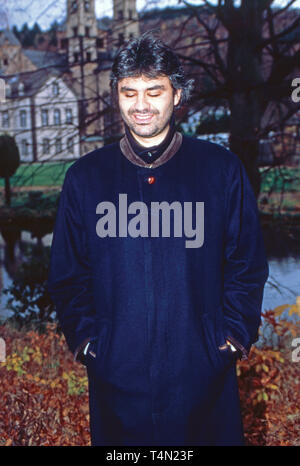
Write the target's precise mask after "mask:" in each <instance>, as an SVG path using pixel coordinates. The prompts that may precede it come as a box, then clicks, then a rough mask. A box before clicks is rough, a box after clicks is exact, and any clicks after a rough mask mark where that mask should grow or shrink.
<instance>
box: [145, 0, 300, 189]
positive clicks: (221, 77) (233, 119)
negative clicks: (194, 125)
mask: <svg viewBox="0 0 300 466" xmlns="http://www.w3.org/2000/svg"><path fill="white" fill-rule="evenodd" d="M179 3H182V4H184V5H185V6H186V9H182V13H181V14H182V17H181V20H180V21H177V23H176V20H172V21H173V22H172V21H171V22H170V21H169V22H168V21H165V22H166V25H165V27H164V28H162V27H160V30H161V31H162V36H163V38H164V39H165V40H166V42H167V43H169V44H172V47H173V48H175V49H176V51H177V53H178V54H179V55H180V57H181V59H182V60H183V61H184V64H185V66H186V67H187V69H188V70H189V74H190V75H191V76H194V77H195V78H196V79H195V81H196V91H195V95H194V99H193V105H192V107H193V109H192V110H193V111H194V112H197V111H199V110H201V109H203V108H204V107H207V106H214V105H215V106H216V107H218V106H224V105H225V106H226V107H227V108H229V110H230V118H229V133H230V136H229V145H230V149H231V150H232V151H233V152H235V153H236V154H237V155H238V156H239V157H240V159H241V160H242V161H243V163H244V165H245V167H246V170H247V172H248V175H249V178H250V181H251V183H252V186H253V189H254V191H255V193H256V195H258V193H259V189H260V175H259V170H258V163H257V161H258V156H259V144H260V141H261V140H262V139H264V138H266V137H267V136H268V134H269V133H270V132H271V131H273V132H279V131H280V130H281V129H282V128H283V127H284V126H285V125H286V124H287V123H288V122H289V121H290V118H291V117H292V116H293V115H295V113H296V112H297V111H298V109H299V104H296V103H295V102H293V100H292V99H291V94H292V87H291V86H292V78H293V76H295V73H296V71H297V66H298V64H299V63H300V14H299V10H297V9H295V8H293V5H294V3H295V0H290V1H287V2H286V3H285V5H284V6H281V7H278V6H276V7H275V6H274V3H275V2H274V0H240V1H239V2H236V1H234V0H218V1H215V2H212V1H208V0H202V1H199V5H198V6H195V5H192V4H189V2H188V1H186V0H180V2H179ZM183 10H185V12H184V13H183ZM178 14H180V13H178ZM161 21H162V19H161V18H160V22H161ZM174 22H175V24H174ZM150 26H151V27H152V28H153V27H155V24H154V23H153V22H152V23H151V25H150V24H149V25H148V26H147V27H150ZM298 69H299V68H298Z"/></svg>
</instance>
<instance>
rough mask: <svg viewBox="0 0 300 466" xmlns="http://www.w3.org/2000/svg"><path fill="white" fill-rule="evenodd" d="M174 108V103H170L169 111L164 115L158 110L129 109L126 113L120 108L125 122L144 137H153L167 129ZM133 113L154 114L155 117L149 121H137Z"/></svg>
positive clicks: (138, 134) (134, 132)
mask: <svg viewBox="0 0 300 466" xmlns="http://www.w3.org/2000/svg"><path fill="white" fill-rule="evenodd" d="M173 110H174V105H170V106H169V107H168V108H167V111H166V112H165V113H164V115H162V114H161V113H160V112H159V111H158V110H152V111H150V112H148V111H143V112H141V111H136V110H129V111H128V112H127V113H124V112H123V111H122V109H121V108H120V114H121V117H122V119H123V121H124V123H126V125H127V126H128V128H129V129H130V130H131V132H132V133H133V134H136V135H137V136H139V137H143V138H152V137H154V136H157V135H158V134H160V133H162V132H163V131H164V130H165V128H166V127H167V126H168V125H169V123H170V120H171V118H172V115H173ZM133 114H137V115H143V114H144V115H145V114H147V115H148V114H151V115H153V118H152V120H151V121H150V122H149V123H137V122H135V121H134V119H133Z"/></svg>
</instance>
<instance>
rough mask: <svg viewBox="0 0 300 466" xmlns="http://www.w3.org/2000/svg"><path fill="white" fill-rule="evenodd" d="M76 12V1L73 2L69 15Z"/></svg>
mask: <svg viewBox="0 0 300 466" xmlns="http://www.w3.org/2000/svg"><path fill="white" fill-rule="evenodd" d="M75 11H77V0H73V2H72V4H71V13H75Z"/></svg>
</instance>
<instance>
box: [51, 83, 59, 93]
mask: <svg viewBox="0 0 300 466" xmlns="http://www.w3.org/2000/svg"><path fill="white" fill-rule="evenodd" d="M52 94H53V95H58V94H59V85H58V83H53V84H52Z"/></svg>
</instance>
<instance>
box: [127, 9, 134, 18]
mask: <svg viewBox="0 0 300 466" xmlns="http://www.w3.org/2000/svg"><path fill="white" fill-rule="evenodd" d="M132 13H133V12H132V10H128V18H129V19H132V18H133V15H132Z"/></svg>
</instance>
